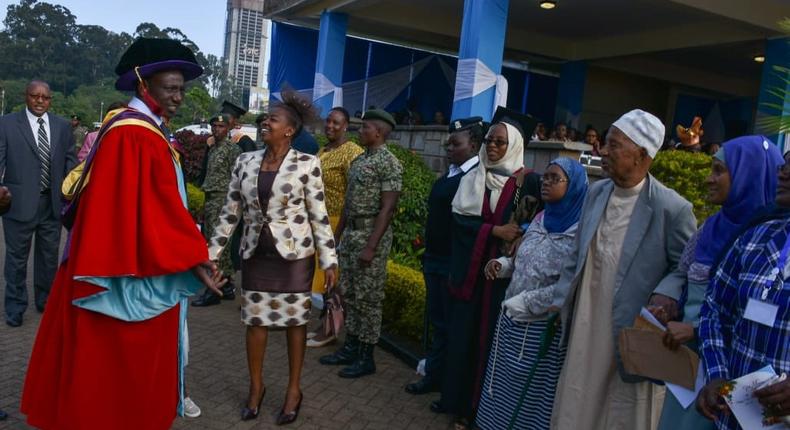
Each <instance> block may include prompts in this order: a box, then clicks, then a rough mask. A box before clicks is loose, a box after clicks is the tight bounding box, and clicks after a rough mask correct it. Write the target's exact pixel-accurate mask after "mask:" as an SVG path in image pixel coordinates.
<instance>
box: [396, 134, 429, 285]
mask: <svg viewBox="0 0 790 430" xmlns="http://www.w3.org/2000/svg"><path fill="white" fill-rule="evenodd" d="M387 148H388V149H389V150H390V151H392V153H393V154H394V155H395V157H397V158H398V160H399V161H400V162H401V164H402V165H403V192H402V193H401V196H400V201H398V209H397V212H396V213H395V217H394V218H393V220H392V232H393V235H394V237H393V241H392V252H391V254H390V256H391V258H392V259H393V260H394V261H396V262H398V263H401V264H405V265H407V266H409V267H411V268H414V269H418V270H419V269H420V256H421V255H422V253H423V251H424V248H423V234H424V233H425V220H426V219H427V218H428V194H429V193H430V192H431V186H432V185H433V182H434V181H435V180H436V175H434V173H433V172H432V171H431V169H429V168H428V166H426V165H425V162H423V161H422V158H420V156H419V155H417V154H415V153H413V152H411V151H409V150H407V149H404V148H402V147H401V146H399V145H397V144H389V145H387Z"/></svg>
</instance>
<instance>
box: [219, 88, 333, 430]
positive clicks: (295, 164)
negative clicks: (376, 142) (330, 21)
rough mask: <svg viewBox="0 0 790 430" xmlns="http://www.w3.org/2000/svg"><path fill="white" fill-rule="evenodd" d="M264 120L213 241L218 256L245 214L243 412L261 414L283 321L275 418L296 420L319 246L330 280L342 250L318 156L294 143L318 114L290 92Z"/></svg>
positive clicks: (237, 169)
mask: <svg viewBox="0 0 790 430" xmlns="http://www.w3.org/2000/svg"><path fill="white" fill-rule="evenodd" d="M282 100H283V101H282V102H280V103H277V104H276V105H274V107H273V108H272V109H271V111H270V113H269V117H268V118H267V119H266V120H264V121H263V122H262V123H261V134H262V137H263V141H264V143H265V144H266V149H264V150H261V151H255V152H247V153H244V154H242V155H241V156H239V158H238V159H237V160H236V165H235V166H234V168H233V176H232V179H231V182H230V186H229V187H228V196H227V199H226V201H225V206H224V207H223V209H222V213H221V215H220V220H219V224H218V225H217V227H216V228H215V229H214V234H213V235H212V237H211V241H210V243H209V256H210V257H211V258H212V259H215V258H216V257H217V256H219V255H220V253H221V252H222V249H223V248H224V247H225V246H227V245H228V243H229V242H230V237H231V236H232V235H233V231H234V229H235V228H236V226H237V225H238V223H239V219H240V218H241V217H243V218H244V231H243V236H242V241H241V251H240V254H241V257H242V259H243V261H242V267H241V273H242V306H241V319H242V321H243V322H244V323H245V324H246V325H247V363H248V366H249V371H250V390H249V397H248V398H247V404H246V405H245V407H244V409H242V420H251V419H254V418H256V417H257V416H258V411H259V410H260V405H261V402H262V401H263V396H264V394H265V393H266V389H265V387H264V385H263V376H262V370H263V357H264V353H265V350H266V341H267V337H268V328H269V327H286V332H287V337H288V360H289V380H288V392H287V394H286V396H285V403H284V404H283V407H282V409H281V411H280V415H279V416H278V418H277V424H287V423H290V422H293V421H294V420H296V417H297V415H298V413H299V407H300V405H301V403H302V392H301V389H300V386H299V381H300V379H301V372H302V364H303V362H304V354H305V337H306V326H305V325H306V324H307V321H308V316H309V312H310V289H311V283H312V279H313V272H314V271H315V259H314V254H315V253H316V252H317V253H318V262H319V265H320V266H321V269H323V270H324V271H325V278H326V284H327V285H328V286H333V285H334V284H335V281H336V278H337V272H336V270H337V269H336V268H337V255H336V253H335V241H334V239H333V235H332V229H331V227H330V225H329V216H328V215H327V211H326V205H325V203H324V200H325V196H324V184H323V182H322V180H321V166H320V162H319V160H318V158H317V157H315V156H312V155H309V154H304V153H302V152H299V151H297V150H295V149H293V148H291V139H292V138H293V137H294V136H296V135H298V134H299V132H300V131H301V130H302V125H303V124H304V123H305V122H308V121H312V120H313V118H315V117H316V115H315V110H314V108H313V106H312V105H311V104H310V103H309V102H307V101H305V100H302V99H301V98H300V97H299V96H297V95H296V94H295V93H293V92H283V93H282Z"/></svg>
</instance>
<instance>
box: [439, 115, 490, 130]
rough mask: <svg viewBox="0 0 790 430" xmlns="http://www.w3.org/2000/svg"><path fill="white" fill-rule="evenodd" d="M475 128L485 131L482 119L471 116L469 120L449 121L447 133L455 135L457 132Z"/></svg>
mask: <svg viewBox="0 0 790 430" xmlns="http://www.w3.org/2000/svg"><path fill="white" fill-rule="evenodd" d="M475 126H478V127H481V128H483V129H485V123H484V122H483V117H481V116H473V117H470V118H460V119H456V120H453V121H450V125H449V126H448V127H447V131H449V132H450V133H455V132H457V131H462V130H467V129H470V128H472V127H475Z"/></svg>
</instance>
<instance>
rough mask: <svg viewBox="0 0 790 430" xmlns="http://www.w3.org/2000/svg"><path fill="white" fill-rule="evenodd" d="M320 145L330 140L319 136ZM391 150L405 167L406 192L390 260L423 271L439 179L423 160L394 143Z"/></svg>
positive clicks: (355, 138)
mask: <svg viewBox="0 0 790 430" xmlns="http://www.w3.org/2000/svg"><path fill="white" fill-rule="evenodd" d="M315 138H316V140H317V141H318V144H319V145H320V146H322V147H323V146H324V145H325V144H326V136H324V135H322V134H319V135H316V136H315ZM348 139H349V140H351V141H353V142H359V137H358V136H357V135H354V134H349V135H348ZM387 149H389V150H390V152H392V153H393V155H395V157H397V158H398V160H399V161H400V162H401V164H402V165H403V192H402V193H401V196H400V201H399V202H398V209H397V212H396V213H395V218H393V220H392V231H393V242H392V251H391V253H390V258H391V259H392V260H394V261H395V262H397V263H400V264H404V265H406V266H408V267H411V268H413V269H417V270H421V265H420V256H421V255H422V252H423V249H424V248H423V242H424V241H423V237H422V235H423V232H424V231H425V221H426V219H427V218H428V194H429V193H430V192H431V186H432V185H433V182H434V181H435V180H436V175H435V174H434V173H433V172H432V171H431V169H429V168H428V166H427V165H425V162H423V161H422V158H421V157H420V156H419V155H417V154H415V153H414V152H412V151H409V150H408V149H404V148H402V147H401V146H400V145H397V144H394V143H390V144H388V145H387Z"/></svg>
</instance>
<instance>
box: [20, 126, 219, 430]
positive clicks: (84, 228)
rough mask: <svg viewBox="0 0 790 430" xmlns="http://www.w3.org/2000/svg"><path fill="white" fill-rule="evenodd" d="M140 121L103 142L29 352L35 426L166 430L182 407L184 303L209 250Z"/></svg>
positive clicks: (163, 145) (26, 404)
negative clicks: (180, 403) (182, 327)
mask: <svg viewBox="0 0 790 430" xmlns="http://www.w3.org/2000/svg"><path fill="white" fill-rule="evenodd" d="M140 116H141V114H138V118H139V117H140ZM135 121H136V122H135ZM143 122H145V121H142V120H139V119H138V120H134V119H131V120H130V123H129V124H128V125H123V126H120V127H117V128H114V129H112V130H110V131H109V132H107V133H106V135H104V136H103V138H102V140H101V141H100V142H97V143H96V145H99V147H98V148H96V153H95V156H94V159H93V163H92V169H91V176H90V181H89V183H88V184H87V185H86V187H85V189H84V191H83V193H82V195H81V200H80V201H79V210H78V211H77V215H76V218H75V222H74V225H73V228H72V231H71V235H70V239H69V240H70V243H69V245H68V246H67V249H66V251H65V255H64V260H63V261H62V263H61V265H60V267H59V269H58V273H57V276H56V278H55V281H54V283H53V286H52V292H51V294H50V297H49V301H48V303H47V308H46V311H45V312H44V315H43V317H42V320H41V324H40V326H39V331H38V335H37V337H36V341H35V344H34V346H33V352H32V354H31V357H30V361H29V366H28V372H27V376H26V380H25V387H24V392H23V395H22V405H21V410H22V412H23V413H24V414H26V415H27V421H28V423H29V424H30V425H32V426H34V427H37V428H41V429H45V430H50V429H52V430H54V429H57V430H70V429H80V430H85V429H114V430H126V429H128V430H132V429H134V430H139V429H146V430H158V429H168V428H170V426H171V425H172V422H173V419H174V418H175V416H176V413H177V409H178V408H179V401H180V395H182V394H183V391H181V390H182V386H181V385H180V382H181V381H180V379H179V378H180V377H182V376H183V375H182V372H183V366H182V364H183V361H181V359H183V351H181V350H180V349H181V346H182V345H183V344H182V343H181V342H180V340H182V339H180V335H181V333H182V332H181V331H180V328H181V327H180V326H179V324H180V323H181V324H183V322H184V318H185V313H184V312H185V309H183V308H182V306H183V303H185V302H186V300H185V299H186V297H187V296H188V295H190V294H193V293H194V292H195V291H197V290H198V289H199V282H198V281H197V279H196V278H195V277H194V275H192V274H191V272H189V269H190V268H191V267H193V266H195V265H197V264H199V263H200V262H202V261H206V260H207V258H208V252H207V249H206V243H205V241H204V240H203V237H202V236H201V234H200V232H199V231H198V229H197V227H196V226H195V223H194V221H193V220H192V218H191V217H190V215H189V212H188V211H187V209H186V208H185V207H184V203H183V200H182V196H183V195H182V191H183V182H182V179H181V177H180V167H179V166H178V163H177V161H176V159H175V158H174V154H173V153H172V152H171V149H170V148H169V146H168V143H167V141H166V140H165V139H164V138H163V137H162V136H161V135H159V134H157V133H156V132H155V131H153V128H156V127H157V126H156V125H155V124H153V123H151V122H148V123H147V124H148V127H145V126H140V125H141V123H143ZM142 125H144V124H142ZM180 188H181V189H180Z"/></svg>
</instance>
